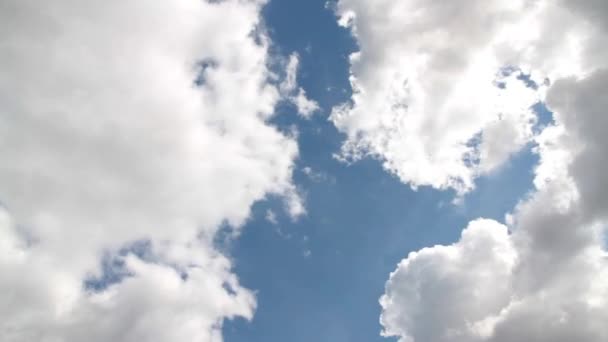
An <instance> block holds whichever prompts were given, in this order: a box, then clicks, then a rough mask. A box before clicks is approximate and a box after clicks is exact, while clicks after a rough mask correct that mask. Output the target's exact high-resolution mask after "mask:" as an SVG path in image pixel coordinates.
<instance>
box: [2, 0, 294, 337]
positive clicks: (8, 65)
mask: <svg viewBox="0 0 608 342" xmlns="http://www.w3.org/2000/svg"><path fill="white" fill-rule="evenodd" d="M262 4H263V1H237V0H227V1H222V2H206V1H195V0H188V1H177V2H176V1H161V0H156V1H143V0H132V1H118V0H116V1H114V0H112V1H104V2H95V1H76V2H75V1H69V0H60V1H52V2H39V1H33V0H20V1H12V0H9V1H2V2H1V3H0V41H2V43H1V44H0V65H2V77H1V78H0V158H1V159H2V163H1V165H0V201H1V203H2V205H3V206H4V208H5V209H6V210H5V211H3V212H2V215H1V218H2V220H1V221H2V222H1V223H0V243H1V244H2V245H3V248H2V253H1V255H0V272H1V273H2V275H3V276H2V280H0V289H1V291H2V293H3V296H2V299H0V301H1V302H0V307H1V309H0V317H1V318H2V322H1V323H0V340H2V341H33V340H36V341H43V340H44V341H51V340H52V341H80V340H88V341H110V340H111V341H142V340H151V339H154V340H155V341H186V340H191V341H195V340H196V341H220V340H221V324H222V321H223V320H224V319H225V318H230V317H234V316H243V317H246V318H251V316H252V313H253V310H254V308H255V300H254V297H253V295H252V294H251V293H250V292H249V291H247V290H246V289H243V288H241V287H240V286H239V285H238V281H237V279H236V277H235V276H234V275H233V274H232V273H231V270H230V269H231V264H230V261H229V260H228V259H226V258H225V257H224V256H222V255H220V254H218V252H216V251H215V250H214V248H213V245H212V244H213V242H212V240H213V236H214V234H215V233H216V232H217V230H218V229H219V227H220V225H221V224H222V223H224V222H228V223H230V224H231V225H233V226H235V227H238V226H239V225H241V224H242V223H243V222H244V221H245V220H246V219H247V217H248V215H249V210H250V206H251V204H252V203H253V202H255V201H257V200H260V199H263V198H264V197H265V196H266V195H267V194H269V193H271V194H276V195H281V196H283V195H284V196H286V197H287V199H288V200H287V205H288V207H289V208H290V213H292V215H294V216H297V215H298V214H301V213H303V212H304V208H303V206H302V203H301V202H300V200H299V198H298V196H297V195H298V194H297V192H296V191H295V189H294V186H293V185H292V184H291V174H292V168H293V161H294V159H295V158H296V157H297V145H296V142H295V141H294V139H292V138H290V137H288V136H285V135H283V134H281V133H280V132H279V131H278V130H277V129H276V128H275V127H273V126H271V125H269V124H267V122H266V120H267V119H269V118H270V117H271V116H272V115H273V111H274V106H275V104H276V103H277V101H279V99H280V96H281V95H280V90H279V89H278V88H277V87H276V86H273V85H271V84H270V83H268V80H269V78H270V72H269V71H268V70H267V68H266V64H267V59H268V56H267V53H268V52H267V50H268V49H267V45H268V44H267V42H266V40H267V38H266V37H265V36H264V35H263V34H262V33H260V32H258V30H257V25H258V21H259V16H260V7H261V6H262ZM256 41H257V43H256ZM138 240H148V241H150V250H149V251H148V254H149V255H150V258H145V257H142V256H137V253H127V254H126V255H125V254H121V255H118V254H117V252H118V250H119V249H121V248H123V247H124V246H126V245H129V244H131V243H133V242H134V241H138ZM104 254H109V255H112V256H113V257H114V258H117V259H118V260H120V261H121V263H123V264H124V265H123V268H124V270H123V271H124V272H125V273H126V274H129V276H128V277H126V278H124V279H122V280H121V281H118V282H115V283H113V284H111V285H110V286H109V287H107V288H103V287H102V289H100V290H93V289H87V288H85V286H84V281H85V280H86V279H88V278H90V277H92V276H96V277H102V276H103V275H102V274H101V270H100V266H99V265H100V263H101V257H102V255H104ZM118 280H120V279H118Z"/></svg>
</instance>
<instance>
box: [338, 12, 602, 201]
mask: <svg viewBox="0 0 608 342" xmlns="http://www.w3.org/2000/svg"><path fill="white" fill-rule="evenodd" d="M585 3H591V2H589V1H587V2H585ZM590 6H591V7H592V6H593V5H589V6H586V7H585V5H581V6H580V8H581V10H583V9H585V8H587V7H590ZM337 13H338V15H339V16H340V22H341V23H342V24H343V25H345V26H347V27H350V28H351V30H352V32H353V34H354V35H355V37H356V38H357V42H358V44H359V47H360V51H358V52H357V53H355V54H353V55H352V56H351V84H352V86H353V95H352V99H351V102H350V103H346V104H343V105H341V106H338V107H336V108H334V111H333V113H332V116H331V120H332V121H333V122H334V124H335V125H336V126H337V127H338V129H339V130H341V131H342V132H344V133H346V135H347V140H346V141H345V143H344V145H343V148H342V156H343V157H344V158H347V159H354V160H356V159H359V158H361V157H364V156H372V157H375V158H378V159H379V160H381V161H382V162H383V165H384V167H385V168H386V169H387V170H389V171H390V172H392V173H394V174H395V175H397V176H398V177H399V178H400V179H401V180H402V181H403V182H406V183H409V184H410V185H412V186H413V187H417V186H420V185H429V186H433V187H436V188H441V189H443V188H453V189H455V190H457V191H459V192H461V193H462V192H465V191H468V190H470V189H471V188H473V186H474V182H473V180H474V178H475V177H477V176H478V175H480V174H484V173H488V172H491V171H492V170H494V169H496V168H497V167H499V166H500V165H501V164H503V163H504V162H505V161H506V160H508V158H509V157H510V156H511V155H512V154H513V153H515V152H517V151H518V150H520V149H521V148H522V147H523V146H525V144H526V143H527V142H529V141H531V140H532V139H533V130H532V128H533V126H534V123H535V122H536V116H535V114H534V112H533V111H532V110H531V109H530V107H531V106H532V105H534V104H535V103H537V102H538V101H541V100H543V98H544V94H545V91H546V86H547V80H553V79H555V78H556V77H559V76H563V75H573V74H578V73H581V72H584V71H586V68H587V67H586V65H588V64H589V62H590V61H587V60H585V59H586V58H583V56H584V55H586V56H589V58H593V59H594V60H600V57H603V56H604V54H603V53H602V52H600V51H595V50H594V51H593V55H592V54H585V53H581V51H580V49H581V45H582V44H584V43H587V42H586V40H587V39H590V37H589V33H591V32H592V30H593V29H590V27H588V26H590V25H589V24H588V23H586V22H584V21H580V20H578V19H577V18H578V14H577V13H573V11H571V10H570V9H568V8H564V7H563V6H560V4H558V3H555V2H549V1H539V0H519V1H466V2H464V3H462V2H437V3H429V2H428V1H418V0H408V1H390V0H381V1H374V2H369V1H364V0H341V1H339V3H338V5H337ZM558 37H559V38H558ZM594 37H595V38H598V39H596V40H598V41H595V42H593V43H594V44H593V45H588V46H598V45H597V44H599V43H600V41H601V40H603V39H605V38H603V37H601V36H598V35H595V36H594ZM595 38H594V39H595ZM562 50H566V52H563V51H562ZM596 50H598V49H597V48H596Z"/></svg>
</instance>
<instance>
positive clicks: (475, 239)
mask: <svg viewBox="0 0 608 342" xmlns="http://www.w3.org/2000/svg"><path fill="white" fill-rule="evenodd" d="M526 6H532V7H529V10H528V11H526V12H524V13H522V15H521V18H520V19H521V20H522V23H521V27H520V28H519V29H522V30H524V29H525V31H526V32H529V35H528V36H526V37H524V38H522V40H521V41H519V42H517V41H513V42H511V43H510V45H509V46H508V47H507V45H503V46H502V47H501V49H502V53H504V56H511V57H513V56H517V59H511V61H512V62H513V63H514V65H518V66H520V67H521V68H522V70H523V69H525V70H528V73H529V74H531V75H533V77H534V78H536V79H542V78H545V77H546V78H548V79H549V82H550V85H547V87H546V89H545V90H544V92H546V95H545V94H543V97H542V98H543V100H545V101H546V105H547V107H548V108H549V109H550V110H551V111H552V112H553V115H554V121H555V123H554V124H553V125H550V126H548V127H546V128H545V129H543V130H542V132H541V133H540V134H539V135H537V136H535V137H534V138H533V139H534V142H535V144H536V146H537V147H536V152H537V153H538V155H539V157H540V162H539V165H538V166H537V167H536V169H535V179H534V184H535V189H534V190H533V192H532V193H531V194H530V195H529V196H528V197H527V198H526V199H524V200H523V201H522V202H521V203H520V204H519V205H517V207H516V208H514V211H513V213H512V214H509V215H508V216H507V220H506V221H507V225H508V226H505V225H503V224H501V223H498V222H495V221H491V220H476V221H473V222H471V223H470V224H469V227H468V228H466V229H465V230H464V231H463V233H462V236H461V238H460V240H459V241H458V242H456V243H455V244H453V245H451V246H435V247H431V248H426V249H423V250H421V251H419V252H416V253H411V254H410V255H409V256H408V257H407V258H406V259H404V260H403V261H402V262H401V263H400V264H399V266H398V267H397V269H396V270H395V272H393V273H392V274H391V276H390V279H389V281H388V282H387V284H386V292H385V294H384V296H383V297H382V299H381V300H380V303H381V306H382V317H381V323H382V325H383V327H384V334H385V335H389V336H397V337H399V338H400V339H401V341H430V340H432V341H438V342H441V341H463V342H470V341H493V342H508V341H524V340H525V341H537V342H544V341H589V342H596V341H597V342H599V341H605V340H607V339H608V329H607V328H606V326H605V322H606V320H607V319H608V309H607V308H608V302H607V298H608V253H607V252H606V250H605V248H604V241H603V234H604V231H605V227H606V224H607V223H608V222H607V221H606V220H607V219H608V197H607V196H606V194H605V191H603V189H605V187H606V185H607V184H608V176H607V175H606V172H603V171H605V169H606V167H608V162H607V159H606V157H605V155H606V153H605V150H606V149H607V148H608V140H607V139H606V137H605V134H604V133H603V131H604V128H605V127H608V122H607V121H606V112H605V111H606V108H607V106H608V103H607V100H606V98H605V96H603V93H604V92H605V89H607V88H608V72H607V70H608V69H607V68H606V67H607V65H606V59H602V58H599V57H598V56H605V53H607V52H608V50H606V49H605V46H606V45H601V46H602V48H600V47H599V46H600V45H597V44H598V43H599V42H601V41H605V39H606V38H605V37H606V29H607V28H608V27H607V26H606V25H605V22H606V20H607V19H608V7H607V6H604V4H603V3H600V2H593V1H582V2H577V3H573V2H566V1H556V2H548V1H547V2H545V1H530V2H528V3H527V4H526ZM470 11H472V13H476V12H475V9H467V13H468V12H470ZM420 13H427V12H426V11H425V10H421V12H420ZM423 19H424V17H421V19H419V20H422V21H424V20H423ZM455 20H456V19H455ZM530 25H531V26H530ZM548 32H553V33H555V32H559V33H560V35H558V37H560V39H559V40H554V39H553V38H552V37H554V36H552V35H548V34H546V33H548ZM516 43H517V44H516ZM518 44H519V45H518ZM508 50H510V51H511V52H510V53H507V52H506V51H508ZM514 51H518V53H517V54H515V53H514Z"/></svg>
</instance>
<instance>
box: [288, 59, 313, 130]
mask: <svg viewBox="0 0 608 342" xmlns="http://www.w3.org/2000/svg"><path fill="white" fill-rule="evenodd" d="M299 65H300V57H299V56H298V54H297V53H293V54H291V55H290V56H289V60H288V61H287V67H286V72H287V74H286V77H285V80H284V81H283V82H282V83H281V90H282V92H283V93H284V95H285V96H286V97H287V98H289V100H290V101H291V102H292V103H293V104H294V105H295V106H296V108H297V109H298V113H299V114H300V115H301V116H303V117H304V118H307V119H308V118H310V117H311V116H312V115H313V114H314V113H315V112H316V111H318V110H319V105H318V104H317V102H316V101H314V100H311V99H309V98H308V97H307V96H306V91H304V89H302V88H301V87H298V83H297V75H298V68H299Z"/></svg>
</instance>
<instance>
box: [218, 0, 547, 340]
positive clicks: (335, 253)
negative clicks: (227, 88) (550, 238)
mask: <svg viewBox="0 0 608 342" xmlns="http://www.w3.org/2000/svg"><path fill="white" fill-rule="evenodd" d="M264 19H265V23H266V25H267V29H268V31H269V32H270V36H271V37H272V40H273V42H274V44H275V45H276V49H277V50H279V51H281V53H283V54H285V55H288V54H290V53H292V52H297V53H298V54H299V55H300V61H301V69H300V72H299V76H298V82H299V84H300V85H301V86H302V87H303V88H304V89H305V90H306V91H307V93H308V95H309V97H310V98H312V99H314V100H316V101H318V102H319V104H320V106H321V108H322V110H321V111H320V112H319V113H316V114H315V115H314V116H313V117H312V119H310V120H307V119H303V118H301V117H299V116H297V115H296V112H295V109H294V108H292V107H293V106H290V105H285V106H283V107H281V108H279V110H278V113H279V115H278V116H277V117H276V119H275V120H274V122H276V124H277V125H279V127H282V128H283V129H285V130H288V129H289V127H291V126H292V125H295V126H296V127H297V128H298V131H299V133H300V134H299V137H298V142H299V146H300V158H299V159H298V161H297V169H298V171H296V174H295V182H296V184H297V185H298V187H299V188H300V189H301V190H302V191H303V192H304V194H305V198H306V209H307V215H306V216H304V217H302V218H300V219H298V220H297V221H296V222H293V221H292V220H291V219H290V218H289V217H287V216H286V215H285V214H284V212H283V207H282V203H281V202H280V201H278V200H276V199H275V200H272V199H271V200H268V201H264V202H261V203H258V204H256V205H255V206H254V209H253V214H252V218H251V220H250V221H249V222H248V223H247V225H246V226H245V227H244V228H243V230H242V232H243V233H242V235H241V236H240V237H239V238H238V239H237V240H236V241H232V242H231V243H230V245H229V246H228V247H227V248H228V249H229V254H230V255H231V256H232V258H233V259H234V261H235V272H236V274H237V275H238V276H239V277H240V280H241V282H242V284H243V285H244V286H246V287H248V288H250V289H252V290H254V291H256V293H257V300H258V308H257V311H256V315H255V317H254V319H253V321H252V322H247V321H245V320H242V319H237V320H235V321H228V322H226V323H225V326H224V337H225V340H226V341H228V342H241V341H243V342H244V341H251V342H262V341H294V342H299V341H302V342H304V341H335V342H340V341H345V342H346V341H361V342H363V341H383V340H387V339H386V338H383V337H381V336H380V335H379V332H380V330H381V326H380V324H379V323H378V317H379V315H380V306H379V304H378V299H379V297H380V296H381V295H382V293H383V292H384V284H385V282H386V280H387V275H388V274H389V273H390V272H392V271H393V270H394V269H395V267H396V264H397V263H398V262H399V261H400V260H401V259H403V258H404V257H405V256H407V254H408V253H409V252H411V251H416V250H418V249H421V248H424V247H427V246H433V245H436V244H450V243H453V242H455V241H456V240H458V238H459V236H460V231H461V230H462V228H464V227H465V226H466V224H467V222H469V221H470V220H472V219H475V218H477V217H486V218H493V219H496V220H498V221H504V215H505V213H507V212H509V211H510V210H512V208H513V207H514V205H515V204H516V203H517V201H518V200H519V199H520V198H521V197H522V195H524V194H525V193H526V192H528V191H530V189H531V186H532V184H531V182H532V177H533V174H532V167H533V166H534V164H535V163H536V161H537V157H536V156H535V155H534V154H533V153H532V152H531V151H530V149H525V150H524V151H523V152H520V153H519V154H517V155H516V156H514V157H513V158H512V160H511V161H509V162H508V163H507V164H506V165H504V166H503V167H502V168H501V169H499V170H497V171H496V172H494V173H492V174H490V175H487V176H484V177H482V178H480V179H478V180H477V181H476V185H477V188H476V190H475V191H473V192H472V193H470V194H467V195H466V197H465V199H464V202H463V203H461V204H459V205H453V204H452V203H451V202H452V200H453V199H454V196H455V195H454V193H453V192H451V191H439V190H434V189H431V188H429V187H422V188H419V189H418V190H417V191H414V190H412V189H411V188H410V187H409V186H408V185H406V184H403V183H402V182H400V181H399V180H398V179H397V178H396V177H395V176H392V175H390V174H389V173H387V172H386V171H385V170H383V169H382V167H381V164H380V162H379V161H377V160H374V159H371V158H367V159H365V160H363V161H360V162H356V163H352V164H345V163H343V162H340V161H338V160H336V159H335V158H334V157H333V155H334V154H335V153H337V152H338V151H339V148H340V146H341V144H342V142H343V139H344V137H343V136H342V134H340V133H339V132H338V131H337V130H336V128H335V127H334V126H333V124H332V123H331V122H329V121H328V115H329V113H330V111H331V108H332V107H333V106H335V105H338V104H340V103H341V102H344V101H346V100H348V99H349V98H350V95H351V90H350V85H349V83H348V67H349V65H348V60H347V56H348V55H349V54H350V53H351V52H352V51H353V49H356V45H355V43H354V39H353V38H352V36H351V35H350V32H348V31H347V30H346V29H345V28H342V27H339V26H338V25H337V22H336V18H335V14H334V13H333V12H332V11H330V10H328V9H327V8H326V7H325V1H323V0H310V1H299V0H279V1H271V2H270V3H269V4H268V5H267V6H266V8H265V10H264ZM304 167H310V168H311V169H312V170H313V171H314V172H315V173H318V174H319V177H318V178H319V179H315V180H313V179H311V178H310V177H308V176H307V175H305V174H304V173H303V172H302V169H303V168H304ZM269 209H270V210H272V211H273V212H274V213H276V214H277V217H278V220H277V223H276V224H273V223H271V222H268V220H266V213H267V211H268V210H269ZM225 247H226V246H225ZM307 251H310V255H309V256H307V255H306V253H307ZM389 340H390V339H389Z"/></svg>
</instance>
